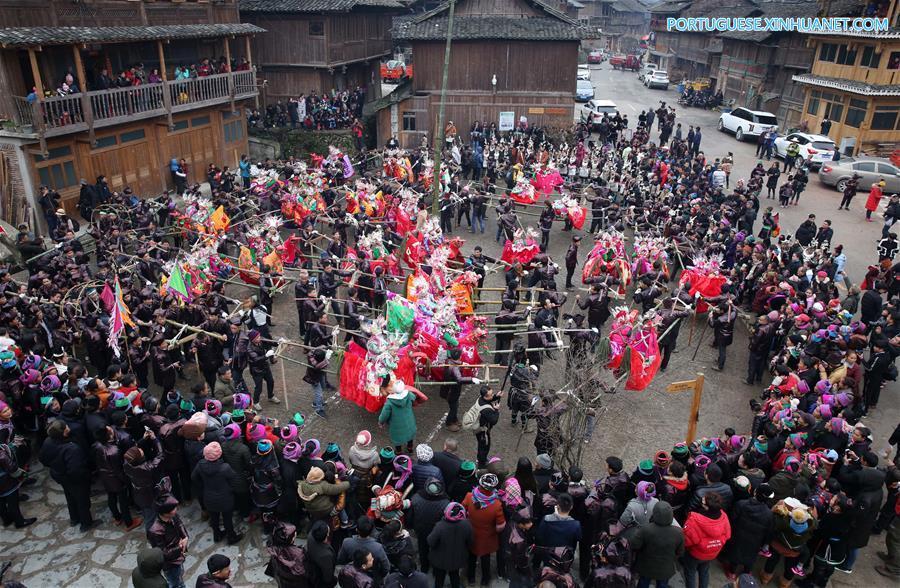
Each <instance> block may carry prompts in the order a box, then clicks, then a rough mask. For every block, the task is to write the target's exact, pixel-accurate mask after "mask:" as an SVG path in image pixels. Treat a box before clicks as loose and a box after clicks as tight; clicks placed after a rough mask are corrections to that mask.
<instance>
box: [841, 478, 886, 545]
mask: <svg viewBox="0 0 900 588" xmlns="http://www.w3.org/2000/svg"><path fill="white" fill-rule="evenodd" d="M859 473H860V475H859V476H858V477H856V480H857V481H858V482H859V487H858V490H857V491H856V493H855V495H854V496H853V508H852V512H853V519H852V523H851V524H850V532H849V533H847V547H849V548H850V549H856V548H859V547H865V546H866V545H868V544H869V536H870V535H871V533H872V527H873V526H874V525H875V520H876V519H877V518H878V511H879V509H880V508H881V501H882V499H883V497H884V490H883V488H884V485H883V482H884V472H881V471H879V470H876V469H875V468H864V470H863V471H861V472H859Z"/></svg>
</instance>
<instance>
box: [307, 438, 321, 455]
mask: <svg viewBox="0 0 900 588" xmlns="http://www.w3.org/2000/svg"><path fill="white" fill-rule="evenodd" d="M321 449H322V446H321V445H320V444H319V440H318V439H308V440H307V441H306V443H304V444H303V454H304V455H306V456H307V457H316V456H318V455H319V451H320V450H321Z"/></svg>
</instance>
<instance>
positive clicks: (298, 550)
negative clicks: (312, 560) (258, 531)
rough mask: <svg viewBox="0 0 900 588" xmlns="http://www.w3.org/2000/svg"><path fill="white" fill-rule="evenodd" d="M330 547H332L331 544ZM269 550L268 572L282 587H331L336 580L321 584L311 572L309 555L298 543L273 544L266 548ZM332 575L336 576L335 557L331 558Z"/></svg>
mask: <svg viewBox="0 0 900 588" xmlns="http://www.w3.org/2000/svg"><path fill="white" fill-rule="evenodd" d="M329 549H331V547H330V546H329ZM266 551H268V552H269V565H268V567H267V568H266V574H269V575H271V576H272V577H273V578H275V583H276V584H277V585H278V586H279V587H280V588H307V587H308V586H317V587H318V586H321V587H322V588H325V587H327V588H331V587H332V586H334V580H333V578H332V579H331V583H326V582H325V581H324V580H323V582H322V583H321V584H320V583H318V582H316V581H315V580H316V578H314V577H313V574H311V573H310V569H309V567H307V564H308V563H309V562H308V560H309V558H308V556H307V554H306V552H305V551H304V550H303V548H302V547H298V546H296V545H272V546H269V547H268V548H266ZM331 575H332V576H334V557H333V554H332V560H331Z"/></svg>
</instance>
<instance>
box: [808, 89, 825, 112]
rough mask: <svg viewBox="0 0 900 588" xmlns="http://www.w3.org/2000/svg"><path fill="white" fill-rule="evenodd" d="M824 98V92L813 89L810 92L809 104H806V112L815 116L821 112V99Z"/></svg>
mask: <svg viewBox="0 0 900 588" xmlns="http://www.w3.org/2000/svg"><path fill="white" fill-rule="evenodd" d="M820 98H822V92H820V91H819V90H813V91H812V92H810V93H809V104H808V105H807V106H806V114H811V115H813V116H815V115H817V114H819V99H820Z"/></svg>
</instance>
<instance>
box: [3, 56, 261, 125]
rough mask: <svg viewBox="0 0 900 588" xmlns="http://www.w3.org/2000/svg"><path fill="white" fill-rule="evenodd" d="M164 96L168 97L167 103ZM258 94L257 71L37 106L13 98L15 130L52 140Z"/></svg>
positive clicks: (79, 96)
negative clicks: (91, 128)
mask: <svg viewBox="0 0 900 588" xmlns="http://www.w3.org/2000/svg"><path fill="white" fill-rule="evenodd" d="M166 92H168V93H169V94H168V100H166V98H167V97H166ZM256 95H257V87H256V76H255V72H253V71H237V72H231V73H224V74H216V75H212V76H206V77H202V78H192V79H190V80H177V81H169V82H162V83H158V84H146V85H143V86H133V87H128V88H111V89H109V90H93V91H90V92H87V93H86V94H70V95H68V96H52V97H49V98H44V99H43V100H41V101H40V102H38V101H34V102H29V101H28V100H27V99H26V98H23V97H21V96H14V97H13V99H14V101H15V105H16V117H17V118H16V121H15V122H16V128H17V130H18V131H20V132H26V133H39V134H40V133H43V135H44V136H55V135H62V134H65V133H73V132H79V131H83V130H87V128H88V126H89V125H90V124H92V125H93V127H94V128H101V127H105V126H111V125H115V124H121V123H124V122H129V121H132V120H139V119H144V118H151V117H155V116H163V115H165V114H168V110H167V102H168V104H170V105H171V110H172V112H182V111H185V110H191V109H194V108H201V107H204V106H212V105H215V104H221V103H224V102H228V101H230V100H242V99H244V98H252V97H254V96H256ZM85 98H86V99H87V100H86V102H85ZM85 107H87V108H89V109H90V113H89V114H90V116H85V114H86V113H85Z"/></svg>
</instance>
